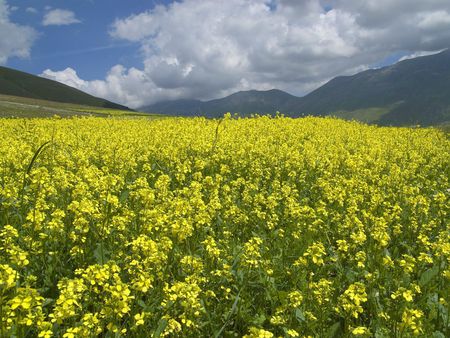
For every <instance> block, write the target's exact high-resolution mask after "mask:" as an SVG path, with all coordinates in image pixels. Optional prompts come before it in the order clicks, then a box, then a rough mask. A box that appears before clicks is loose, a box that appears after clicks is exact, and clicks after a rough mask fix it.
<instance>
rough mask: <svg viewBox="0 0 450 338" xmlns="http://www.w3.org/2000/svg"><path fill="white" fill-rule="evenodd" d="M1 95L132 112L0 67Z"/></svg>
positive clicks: (115, 104) (80, 92)
mask: <svg viewBox="0 0 450 338" xmlns="http://www.w3.org/2000/svg"><path fill="white" fill-rule="evenodd" d="M0 94H3V95H13V96H22V97H28V98H33V99H41V100H48V101H56V102H65V103H73V104H79V105H87V106H91V107H102V108H108V109H118V110H130V109H129V108H128V107H125V106H122V105H120V104H117V103H114V102H110V101H108V100H105V99H101V98H98V97H95V96H92V95H89V94H86V93H84V92H82V91H81V90H78V89H75V88H72V87H69V86H66V85H64V84H62V83H59V82H56V81H52V80H48V79H44V78H41V77H39V76H35V75H31V74H28V73H24V72H21V71H18V70H14V69H11V68H6V67H0Z"/></svg>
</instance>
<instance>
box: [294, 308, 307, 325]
mask: <svg viewBox="0 0 450 338" xmlns="http://www.w3.org/2000/svg"><path fill="white" fill-rule="evenodd" d="M295 319H297V320H298V321H299V322H300V323H301V322H304V321H306V318H305V315H304V314H303V311H302V310H300V309H295Z"/></svg>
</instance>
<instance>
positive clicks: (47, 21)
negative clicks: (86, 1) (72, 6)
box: [42, 8, 81, 26]
mask: <svg viewBox="0 0 450 338" xmlns="http://www.w3.org/2000/svg"><path fill="white" fill-rule="evenodd" d="M80 22H81V21H80V20H78V19H77V18H76V16H75V13H74V12H72V11H69V10H67V9H58V8H57V9H50V10H49V11H48V12H47V13H45V15H44V18H43V20H42V24H43V25H44V26H52V25H54V26H63V25H72V24H74V23H80Z"/></svg>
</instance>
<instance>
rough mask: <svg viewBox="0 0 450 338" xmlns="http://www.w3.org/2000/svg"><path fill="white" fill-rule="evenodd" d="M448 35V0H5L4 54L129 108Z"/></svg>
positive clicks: (306, 86) (327, 73) (440, 44)
mask: <svg viewBox="0 0 450 338" xmlns="http://www.w3.org/2000/svg"><path fill="white" fill-rule="evenodd" d="M449 45H450V1H448V0H433V1H423V0H365V1H361V0H227V1H219V0H179V1H170V0H64V1H61V0H59V1H56V0H0V64H2V65H6V66H8V67H11V68H15V69H19V70H22V71H26V72H29V73H33V74H36V75H40V76H44V77H47V78H50V79H53V80H56V81H60V82H62V83H65V84H68V85H70V86H74V87H76V88H78V89H80V90H83V91H86V92H88V93H90V94H93V95H96V96H100V97H104V98H106V99H109V100H112V101H115V102H118V103H122V104H126V105H128V106H131V107H134V108H135V107H140V106H142V105H147V104H151V103H154V102H157V101H161V100H169V99H179V98H195V99H204V100H206V99H211V98H218V97H223V96H225V95H228V94H231V93H233V92H236V91H239V90H250V89H258V90H267V89H272V88H278V89H281V90H285V91H287V92H289V93H291V94H294V95H299V96H302V95H305V94H306V93H308V92H310V91H311V90H314V89H315V88H317V87H318V86H320V85H322V84H324V83H326V82H327V81H329V80H330V79H332V78H333V77H335V76H339V75H351V74H355V73H357V72H359V71H363V70H366V69H368V68H378V67H382V66H386V65H390V64H392V63H395V62H396V61H398V60H401V59H404V58H408V57H415V56H421V55H427V54H430V53H435V52H437V51H440V50H442V49H445V48H448V47H449Z"/></svg>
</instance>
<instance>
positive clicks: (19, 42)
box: [0, 0, 37, 64]
mask: <svg viewBox="0 0 450 338" xmlns="http://www.w3.org/2000/svg"><path fill="white" fill-rule="evenodd" d="M10 11H11V8H10V7H9V6H8V5H7V3H6V1H4V0H0V64H4V63H6V61H7V60H8V59H9V58H10V57H14V56H17V57H21V58H25V57H28V56H29V55H30V50H31V46H32V45H33V42H34V41H35V39H36V37H37V32H36V31H35V30H34V29H33V28H31V27H28V26H22V25H18V24H15V23H14V22H11V20H10V18H9V13H10Z"/></svg>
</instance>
